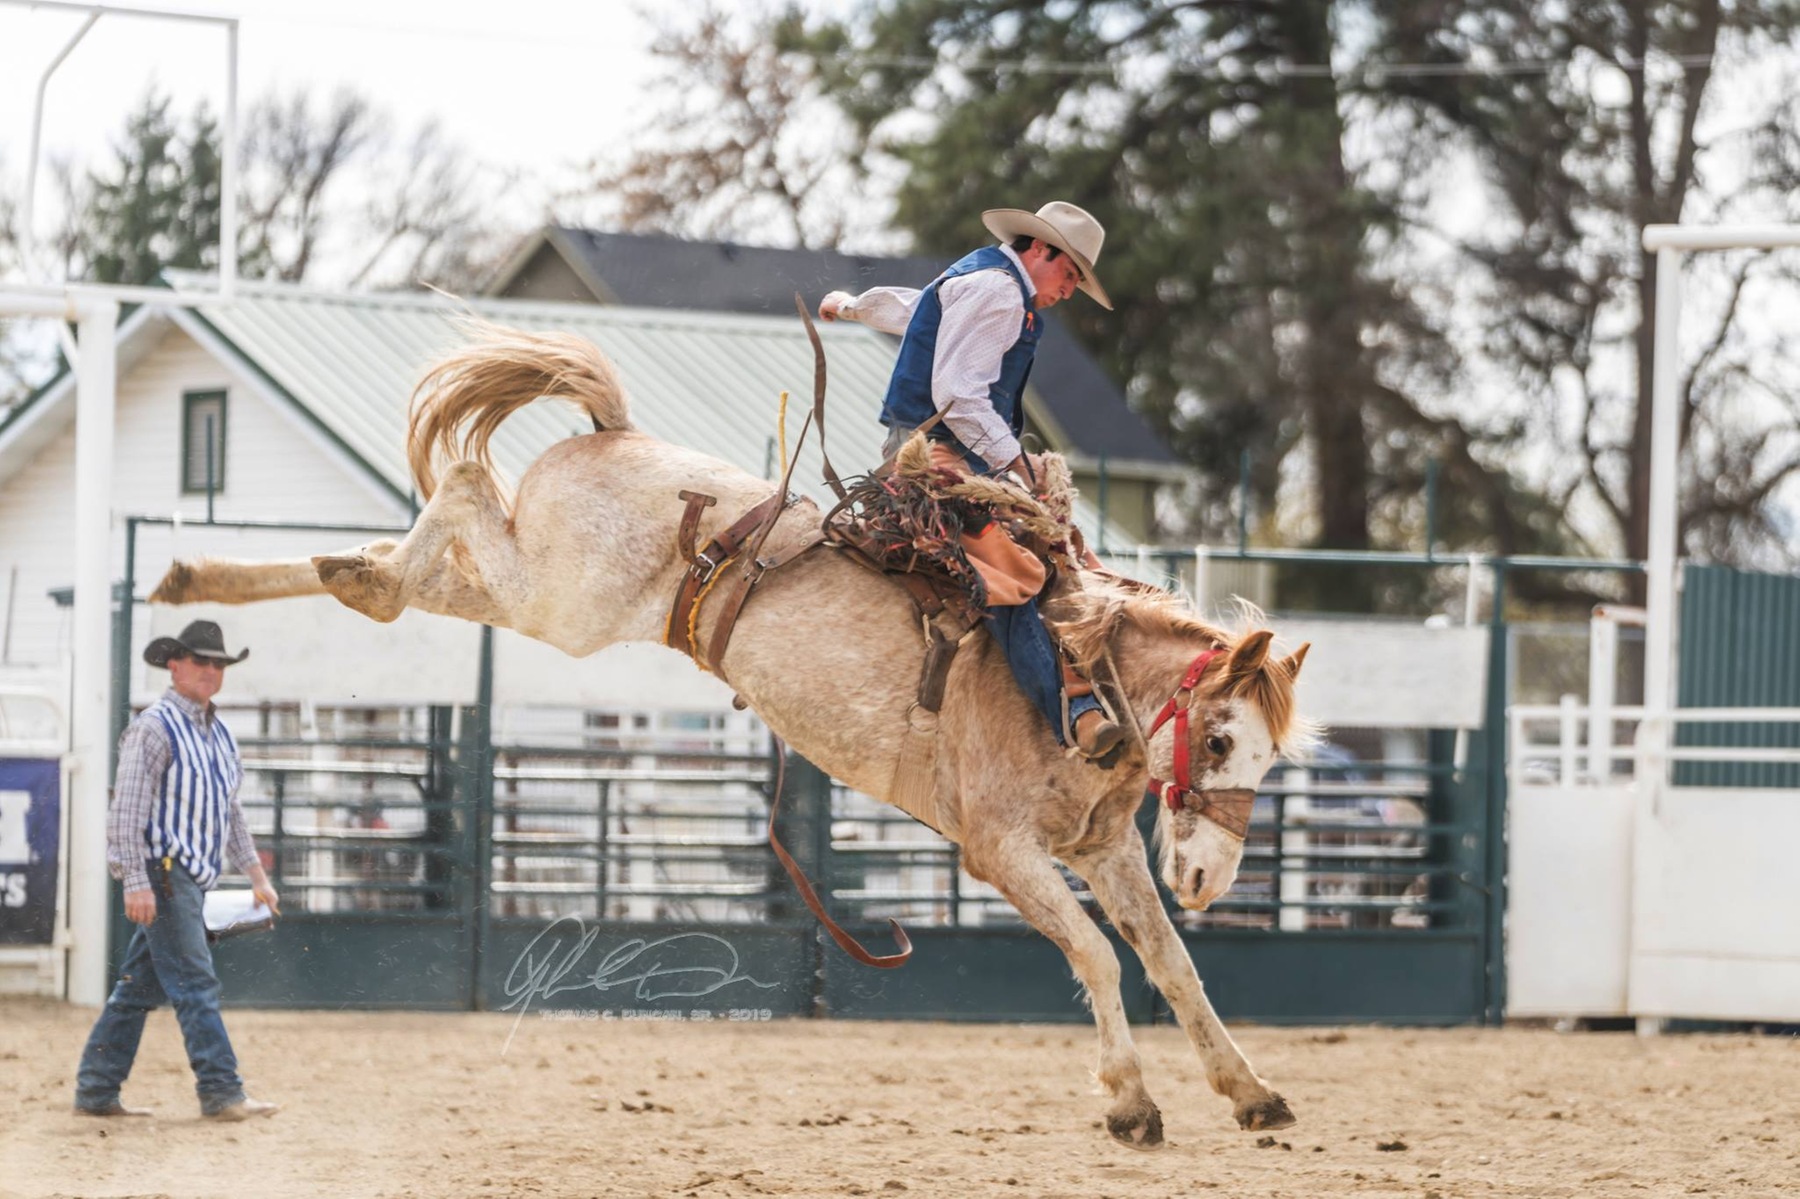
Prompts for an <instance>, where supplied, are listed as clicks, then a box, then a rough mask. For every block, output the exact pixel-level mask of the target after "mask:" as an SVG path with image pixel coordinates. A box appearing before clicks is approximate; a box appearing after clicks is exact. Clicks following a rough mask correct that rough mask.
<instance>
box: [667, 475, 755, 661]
mask: <svg viewBox="0 0 1800 1199" xmlns="http://www.w3.org/2000/svg"><path fill="white" fill-rule="evenodd" d="M681 496H682V498H683V499H685V500H687V510H686V511H685V512H683V513H682V516H681V530H680V532H679V533H678V534H677V538H678V540H679V544H680V546H681V550H682V553H683V554H684V555H685V556H686V558H687V563H688V568H687V570H686V571H685V572H684V573H683V574H682V576H681V582H680V583H679V584H677V585H676V588H675V602H674V603H673V604H671V605H670V607H669V624H668V628H667V630H666V631H665V632H664V634H663V644H664V645H667V646H669V647H670V648H671V649H677V650H680V651H681V652H682V653H684V654H686V655H688V657H690V658H693V659H694V660H695V661H696V662H700V655H699V654H697V653H696V652H695V645H694V640H693V639H694V634H695V632H696V629H695V625H696V621H697V619H698V616H699V612H698V608H699V605H700V600H701V598H702V597H703V596H704V595H705V594H706V593H707V592H708V591H709V590H711V589H712V587H713V585H714V583H715V582H716V581H717V580H718V577H719V574H720V572H721V571H722V570H723V569H724V567H725V564H726V563H727V562H729V561H731V560H732V559H733V558H735V557H737V555H738V552H739V551H740V550H742V549H743V547H744V542H745V541H746V539H748V538H749V536H750V535H751V534H752V533H753V532H755V531H756V529H757V528H759V527H760V526H761V524H762V522H763V521H764V520H765V519H766V518H768V517H770V516H772V515H774V514H775V513H776V512H777V511H779V509H780V507H781V497H782V493H781V492H779V491H778V492H776V493H775V494H774V495H771V496H770V497H769V498H768V499H766V500H764V501H763V502H762V503H760V504H758V505H756V507H754V508H752V509H750V511H748V512H746V513H744V514H743V515H742V516H740V517H738V518H737V520H735V521H733V522H732V524H731V526H730V527H729V528H727V529H726V530H725V531H724V532H722V533H720V534H719V535H718V536H717V537H714V538H713V539H712V540H711V541H709V542H707V543H706V548H705V549H703V550H701V551H699V552H698V553H693V552H691V551H692V547H693V543H694V538H695V535H696V533H695V530H696V529H697V528H698V526H699V523H700V516H699V513H700V512H701V511H702V510H703V509H706V508H710V507H711V506H712V505H714V504H715V503H717V502H718V501H717V500H715V499H714V498H713V497H712V496H710V495H700V494H698V493H697V492H691V491H684V492H682V493H681ZM739 604H740V605H741V604H742V601H741V600H740V601H739ZM734 615H735V613H734ZM715 664H716V663H715ZM700 665H702V666H707V663H705V662H700Z"/></svg>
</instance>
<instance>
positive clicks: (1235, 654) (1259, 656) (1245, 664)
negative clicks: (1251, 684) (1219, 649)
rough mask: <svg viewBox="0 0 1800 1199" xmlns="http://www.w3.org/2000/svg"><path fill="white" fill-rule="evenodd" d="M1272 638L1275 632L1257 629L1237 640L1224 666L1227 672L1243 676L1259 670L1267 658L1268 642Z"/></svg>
mask: <svg viewBox="0 0 1800 1199" xmlns="http://www.w3.org/2000/svg"><path fill="white" fill-rule="evenodd" d="M1274 639H1275V634H1274V633H1273V632H1271V631H1270V630H1268V629H1258V630H1257V631H1256V632H1254V633H1251V634H1250V635H1249V636H1248V637H1245V638H1244V639H1243V640H1242V641H1240V642H1238V644H1237V648H1236V649H1234V650H1232V651H1231V660H1230V662H1229V663H1227V666H1226V669H1227V670H1228V672H1229V673H1231V674H1233V675H1238V676H1243V675H1251V674H1255V673H1256V672H1257V671H1259V670H1261V669H1262V667H1263V663H1264V662H1266V661H1268V659H1269V642H1270V641H1273V640H1274Z"/></svg>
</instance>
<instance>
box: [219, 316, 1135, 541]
mask: <svg viewBox="0 0 1800 1199" xmlns="http://www.w3.org/2000/svg"><path fill="white" fill-rule="evenodd" d="M470 311H473V312H475V313H477V314H479V315H480V316H483V317H485V318H487V319H489V320H493V321H496V322H499V323H501V324H505V325H510V326H513V327H516V328H520V329H527V330H560V331H563V332H569V333H575V334H579V335H580V336H583V337H586V338H588V339H590V340H591V341H593V342H594V344H595V345H597V346H599V347H600V349H601V350H602V351H603V352H604V353H605V354H606V355H607V357H609V358H611V359H612V360H613V362H614V364H615V365H616V366H617V368H618V371H619V377H620V378H621V380H623V382H624V385H625V390H626V393H627V395H628V396H629V398H630V402H631V417H632V421H633V423H635V424H636V425H637V426H638V427H639V428H640V429H642V430H643V431H645V432H646V433H649V434H651V435H653V436H655V437H659V438H662V439H663V440H665V441H670V442H674V443H676V444H678V445H684V446H687V447H690V448H692V449H695V450H699V451H701V452H702V453H706V454H710V455H712V456H713V457H715V458H721V459H723V460H724V461H726V462H729V463H731V464H732V465H734V466H736V467H738V468H740V469H742V470H744V471H747V472H749V473H750V474H752V475H756V476H758V477H774V476H775V475H776V474H778V473H779V471H780V463H779V458H778V453H777V450H776V438H777V437H778V432H777V426H778V416H779V412H780V407H781V402H780V396H781V393H782V392H783V391H784V390H785V391H787V392H788V393H789V401H788V414H787V439H788V444H789V446H790V447H791V446H792V444H793V442H794V440H795V439H796V438H798V437H799V434H800V428H801V424H802V422H803V421H804V419H805V416H806V414H807V412H808V411H809V410H810V409H811V406H812V380H813V355H812V348H811V346H810V344H809V343H808V341H807V338H806V332H805V329H804V327H803V326H802V325H801V323H800V320H799V318H798V316H757V315H747V314H738V313H719V312H693V311H686V310H681V309H673V308H624V307H616V306H611V305H596V304H546V303H536V302H527V301H517V300H489V299H483V300H475V301H470V302H462V301H452V300H449V299H446V298H443V297H439V296H434V295H415V294H390V295H353V294H340V293H329V292H319V291H311V290H308V289H305V288H300V287H294V286H289V285H280V284H264V283H242V284H240V285H239V286H238V289H237V294H236V296H235V298H234V299H233V300H232V301H231V302H229V303H220V304H211V305H205V306H202V307H201V308H199V309H198V313H199V315H200V317H201V318H202V319H203V320H204V321H205V322H206V323H207V325H209V326H210V327H211V328H212V329H213V330H215V331H216V332H217V333H218V334H219V335H220V336H221V337H223V338H224V339H225V340H226V341H228V342H229V343H230V344H231V346H232V347H233V348H234V349H235V350H237V351H238V352H239V353H240V354H242V355H243V356H244V358H245V359H246V360H247V361H248V363H249V364H250V365H251V366H252V367H254V368H255V369H257V370H259V371H260V372H262V373H263V374H264V375H265V376H266V377H267V378H268V379H269V380H270V381H271V382H273V383H274V384H275V385H276V386H277V387H279V388H280V389H281V391H283V392H284V393H286V394H287V395H288V396H289V397H290V398H291V399H293V400H294V401H295V402H296V403H297V404H299V405H300V406H301V407H302V408H303V409H304V410H305V411H306V412H307V413H308V414H309V415H310V416H311V417H312V418H313V419H314V420H316V421H317V422H318V423H319V424H320V425H321V426H322V427H323V428H324V429H325V430H326V431H327V432H328V433H330V434H331V435H332V436H333V437H335V438H336V439H337V440H338V441H340V442H341V443H342V444H343V445H344V446H345V448H347V449H348V450H349V451H350V452H351V453H353V454H355V455H356V456H357V457H359V458H361V459H362V460H363V462H365V463H366V464H367V465H368V466H369V468H370V469H371V470H372V471H373V472H375V473H376V474H377V475H378V476H379V477H380V478H381V479H382V481H384V482H385V483H386V484H387V485H388V486H390V487H391V488H393V489H394V491H395V493H396V494H398V495H401V496H405V495H407V494H409V493H410V491H411V488H412V482H411V476H410V472H409V471H408V469H407V465H406V456H405V442H406V415H407V408H408V404H409V401H410V397H411V395H412V390H413V387H414V385H415V384H416V383H417V382H418V380H419V377H420V375H421V374H423V373H424V370H425V368H426V367H427V365H429V363H430V362H431V361H432V360H433V359H435V358H436V357H438V356H439V355H441V354H442V353H444V352H445V351H447V350H449V349H451V348H453V347H454V346H456V345H457V344H459V342H460V341H461V340H462V339H463V334H462V333H461V332H460V331H459V330H458V329H457V327H456V325H455V323H454V321H455V318H456V317H457V316H458V315H459V314H462V313H466V312H470ZM819 335H820V337H821V339H822V341H823V343H824V346H825V354H826V362H827V365H828V380H829V382H828V389H827V400H826V416H827V426H828V432H829V443H830V444H829V448H830V452H831V460H832V464H833V465H834V466H836V467H837V469H838V472H839V473H840V474H843V475H851V474H857V473H861V472H862V471H865V470H868V469H869V468H870V467H871V466H873V465H874V464H876V463H877V462H879V461H880V458H881V452H880V450H881V440H882V435H883V430H882V428H881V425H880V423H879V420H878V418H879V415H880V411H881V399H882V396H883V394H884V393H885V392H886V390H887V381H888V375H889V373H890V372H891V371H892V369H893V364H894V353H895V349H894V343H893V342H892V341H891V340H889V339H887V338H884V337H882V336H881V335H880V334H877V333H874V332H872V331H870V330H869V329H866V328H864V327H862V326H859V325H854V324H850V323H834V324H829V325H821V326H819ZM590 428H591V426H590V425H589V423H588V420H587V417H586V416H585V414H583V413H581V412H580V411H578V410H577V409H575V408H573V407H572V406H570V405H567V404H560V403H555V402H539V403H537V404H533V405H531V406H529V407H527V408H524V409H521V410H520V411H519V412H517V413H515V414H514V415H513V416H511V417H509V418H508V419H507V421H506V423H505V424H503V425H502V426H501V427H500V429H499V431H498V432H497V433H496V434H495V436H494V438H493V441H492V443H491V445H492V451H493V456H494V461H495V463H496V465H497V466H499V467H500V469H501V471H502V472H503V473H505V474H506V475H507V476H508V478H509V481H514V482H516V481H517V479H518V478H519V476H520V475H521V474H522V473H523V472H524V471H525V469H526V468H527V467H528V466H529V465H530V464H531V463H532V462H533V461H534V460H535V459H536V458H537V456H538V455H539V454H541V453H542V452H543V451H544V450H545V449H546V448H547V447H548V446H549V445H551V444H552V443H553V442H556V441H560V440H561V439H563V438H565V437H569V436H571V435H574V434H581V433H586V432H588V431H590ZM793 486H794V489H795V490H796V491H799V492H801V493H803V494H806V495H809V496H811V497H812V498H813V499H815V500H818V501H820V502H822V503H824V502H826V501H827V499H828V497H829V495H830V493H829V491H828V489H827V488H826V487H825V485H824V483H823V471H822V469H821V468H820V464H819V452H818V439H817V435H816V434H813V435H810V436H809V437H808V439H807V445H806V448H805V449H804V450H803V451H802V454H801V461H800V465H799V466H798V467H797V468H796V469H795V471H794V481H793ZM827 506H829V505H828V504H827ZM1078 513H1079V516H1078V519H1079V520H1080V522H1081V523H1082V525H1083V526H1084V527H1086V528H1088V529H1090V530H1092V529H1094V528H1095V522H1096V517H1097V513H1096V512H1095V511H1094V510H1093V509H1092V508H1091V507H1089V506H1088V505H1086V504H1081V505H1079V506H1078ZM1107 539H1108V543H1109V544H1113V545H1120V546H1123V545H1127V544H1131V539H1130V538H1129V537H1127V536H1126V535H1124V534H1123V533H1121V532H1120V531H1119V530H1118V529H1117V528H1116V526H1113V527H1109V528H1108V530H1107Z"/></svg>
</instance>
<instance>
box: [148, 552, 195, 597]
mask: <svg viewBox="0 0 1800 1199" xmlns="http://www.w3.org/2000/svg"><path fill="white" fill-rule="evenodd" d="M193 582H194V570H193V567H191V566H189V565H188V564H187V563H186V562H172V563H170V564H169V571H168V573H167V574H165V575H163V577H162V582H160V583H158V584H157V585H156V590H155V591H152V592H151V593H150V602H151V603H153V604H179V603H183V602H185V600H186V598H187V591H188V588H189V587H190V586H192V585H193Z"/></svg>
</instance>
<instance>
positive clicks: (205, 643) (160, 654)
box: [144, 620, 250, 666]
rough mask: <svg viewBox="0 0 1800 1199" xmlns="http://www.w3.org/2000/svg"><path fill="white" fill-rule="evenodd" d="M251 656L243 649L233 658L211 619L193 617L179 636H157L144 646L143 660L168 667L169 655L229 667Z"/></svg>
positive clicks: (221, 634)
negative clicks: (203, 660)
mask: <svg viewBox="0 0 1800 1199" xmlns="http://www.w3.org/2000/svg"><path fill="white" fill-rule="evenodd" d="M249 656H250V651H249V650H245V651H244V652H243V653H241V654H239V655H238V656H237V657H235V658H234V657H232V656H231V654H230V652H229V651H227V650H226V648H225V634H224V633H221V632H220V631H219V626H218V625H216V624H214V623H213V622H212V621H210V620H196V621H195V622H194V623H193V624H191V625H189V626H188V627H187V628H185V629H183V630H181V636H179V637H158V638H157V639H156V640H155V641H152V642H151V643H150V644H149V645H146V646H145V647H144V661H146V662H148V663H150V665H152V666H167V665H168V664H169V659H170V658H206V659H209V660H210V661H213V662H217V663H218V664H219V665H221V666H231V665H233V664H235V663H238V662H242V661H243V660H244V659H245V658H248V657H249Z"/></svg>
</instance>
